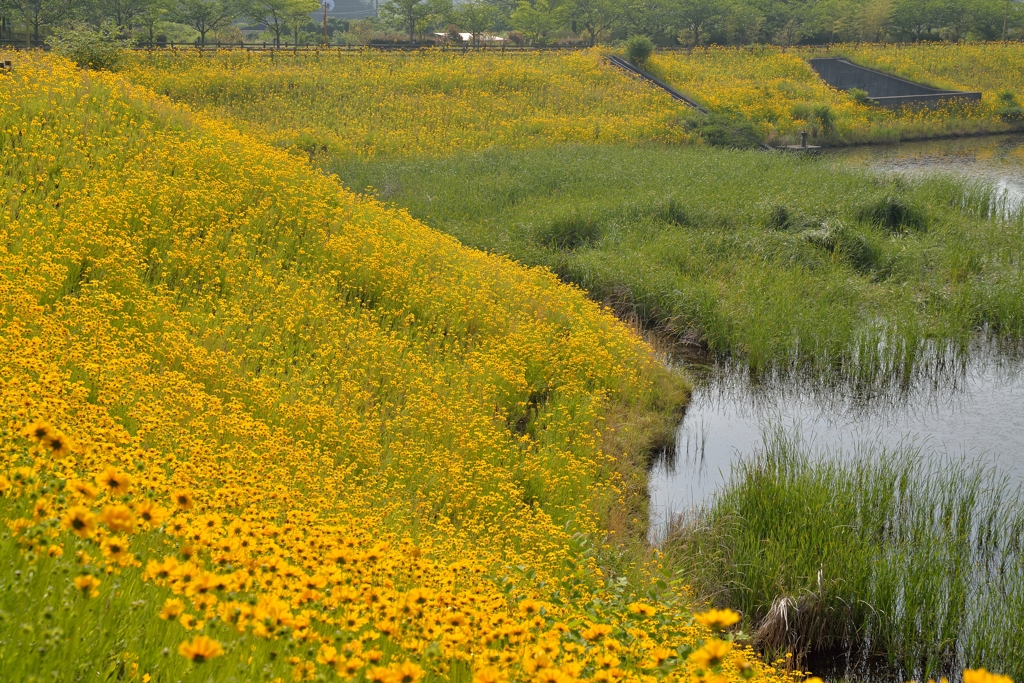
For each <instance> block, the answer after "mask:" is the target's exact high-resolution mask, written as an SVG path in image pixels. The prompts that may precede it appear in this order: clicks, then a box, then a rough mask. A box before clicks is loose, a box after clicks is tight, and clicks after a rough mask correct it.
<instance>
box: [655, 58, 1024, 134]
mask: <svg viewBox="0 0 1024 683" xmlns="http://www.w3.org/2000/svg"><path fill="white" fill-rule="evenodd" d="M825 56H832V57H834V56H842V57H848V58H850V59H852V60H854V61H855V62H856V63H858V64H862V65H863V66H867V67H872V68H878V69H881V70H882V71H886V72H889V73H893V74H895V75H898V76H901V77H903V78H909V79H912V80H917V81H921V82H924V83H927V84H931V85H935V86H937V87H944V88H950V89H956V90H980V91H982V101H981V102H980V103H967V104H964V103H956V102H951V103H949V104H946V105H943V106H939V107H936V108H935V109H929V108H916V109H911V108H906V109H897V110H892V109H884V108H881V107H877V106H872V105H870V104H864V103H860V102H857V101H856V100H855V99H854V98H853V97H852V96H851V94H850V93H847V92H842V91H839V90H837V89H835V88H832V87H830V86H829V85H828V84H826V83H825V82H824V81H822V80H821V79H820V78H819V77H818V75H817V74H816V73H815V72H814V70H813V69H811V67H810V64H809V63H808V62H807V60H808V59H809V58H811V57H825ZM1022 60H1024V46H1021V45H1020V44H989V43H985V44H956V45H951V44H947V43H942V44H935V45H927V46H925V45H920V46H893V45H888V46H881V45H836V46H834V47H832V48H831V49H829V50H828V51H823V50H820V49H814V48H791V49H782V48H777V47H769V46H759V47H754V48H724V47H723V48H716V47H712V48H707V49H697V50H693V51H692V53H687V52H659V53H655V55H654V56H653V57H652V58H651V60H650V67H649V68H650V70H651V71H653V72H654V73H656V74H658V75H659V76H661V77H662V78H664V79H665V80H666V81H668V82H670V83H672V84H673V85H674V86H676V87H677V88H679V89H680V90H682V91H683V92H686V93H688V94H689V95H691V96H692V97H694V98H695V99H697V100H699V101H700V102H702V103H703V104H705V105H706V106H707V107H708V108H709V109H711V110H712V111H714V112H717V113H720V114H724V115H728V116H733V117H738V118H742V119H746V120H749V121H751V122H752V123H754V124H755V126H756V127H757V128H758V129H759V130H760V132H761V134H762V135H763V136H764V137H765V140H766V141H767V142H768V143H769V144H772V145H781V144H793V143H796V142H799V135H800V131H802V130H806V131H808V132H809V133H810V134H811V139H812V141H814V142H815V143H816V144H824V145H844V144H857V143H865V142H897V141H899V140H907V139H918V138H928V137H942V136H956V135H970V134H977V133H1000V132H1007V131H1012V130H1016V129H1019V128H1020V125H1019V124H1015V123H1013V122H1008V121H1005V120H1003V119H1002V118H1000V116H999V113H998V112H999V109H1000V106H1001V103H1000V101H999V98H998V95H999V93H1000V92H1002V91H1006V90H1008V91H1011V92H1013V93H1016V94H1018V95H1024V74H1022V73H1021V69H1020V67H1019V64H1020V63H1021V61H1022Z"/></svg>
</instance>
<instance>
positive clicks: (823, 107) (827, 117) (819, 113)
mask: <svg viewBox="0 0 1024 683" xmlns="http://www.w3.org/2000/svg"><path fill="white" fill-rule="evenodd" d="M814 121H815V123H817V124H818V132H820V133H821V134H822V135H823V136H825V137H828V136H829V135H831V134H832V133H833V132H834V131H835V129H836V116H835V114H833V113H832V108H831V107H829V106H828V105H827V104H820V105H818V106H817V107H815V108H814Z"/></svg>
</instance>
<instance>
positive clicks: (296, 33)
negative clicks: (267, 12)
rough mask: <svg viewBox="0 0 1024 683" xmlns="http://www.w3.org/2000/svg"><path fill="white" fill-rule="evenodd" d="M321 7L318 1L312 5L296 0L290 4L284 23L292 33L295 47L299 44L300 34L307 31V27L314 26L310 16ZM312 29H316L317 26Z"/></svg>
mask: <svg viewBox="0 0 1024 683" xmlns="http://www.w3.org/2000/svg"><path fill="white" fill-rule="evenodd" d="M320 6H321V5H320V3H319V2H318V1H317V0H313V2H312V3H310V2H307V1H306V0H294V1H293V2H291V3H290V4H289V6H288V7H287V11H286V13H285V15H284V23H285V26H286V27H287V28H288V29H290V30H291V32H292V44H293V45H298V44H299V40H300V33H301V32H302V31H303V30H304V29H306V27H308V26H310V25H311V24H313V21H312V19H311V18H310V16H309V15H310V13H311V12H313V10H315V9H316V8H317V7H320ZM312 27H313V28H315V25H313V26H312Z"/></svg>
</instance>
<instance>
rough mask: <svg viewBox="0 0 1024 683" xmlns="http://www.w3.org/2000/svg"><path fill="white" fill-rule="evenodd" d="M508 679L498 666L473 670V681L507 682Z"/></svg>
mask: <svg viewBox="0 0 1024 683" xmlns="http://www.w3.org/2000/svg"><path fill="white" fill-rule="evenodd" d="M507 680H508V676H506V675H505V674H504V673H503V672H502V671H501V669H499V668H498V667H496V666H484V667H481V668H479V669H477V670H476V671H475V672H473V683H505V682H506V681H507Z"/></svg>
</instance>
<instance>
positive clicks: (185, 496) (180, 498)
mask: <svg viewBox="0 0 1024 683" xmlns="http://www.w3.org/2000/svg"><path fill="white" fill-rule="evenodd" d="M171 500H173V501H174V506H175V507H177V508H178V509H179V510H191V509H192V506H193V505H194V504H195V503H194V502H193V500H192V494H191V493H189V492H188V491H184V490H181V489H179V490H177V491H175V492H174V493H172V494H171Z"/></svg>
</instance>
